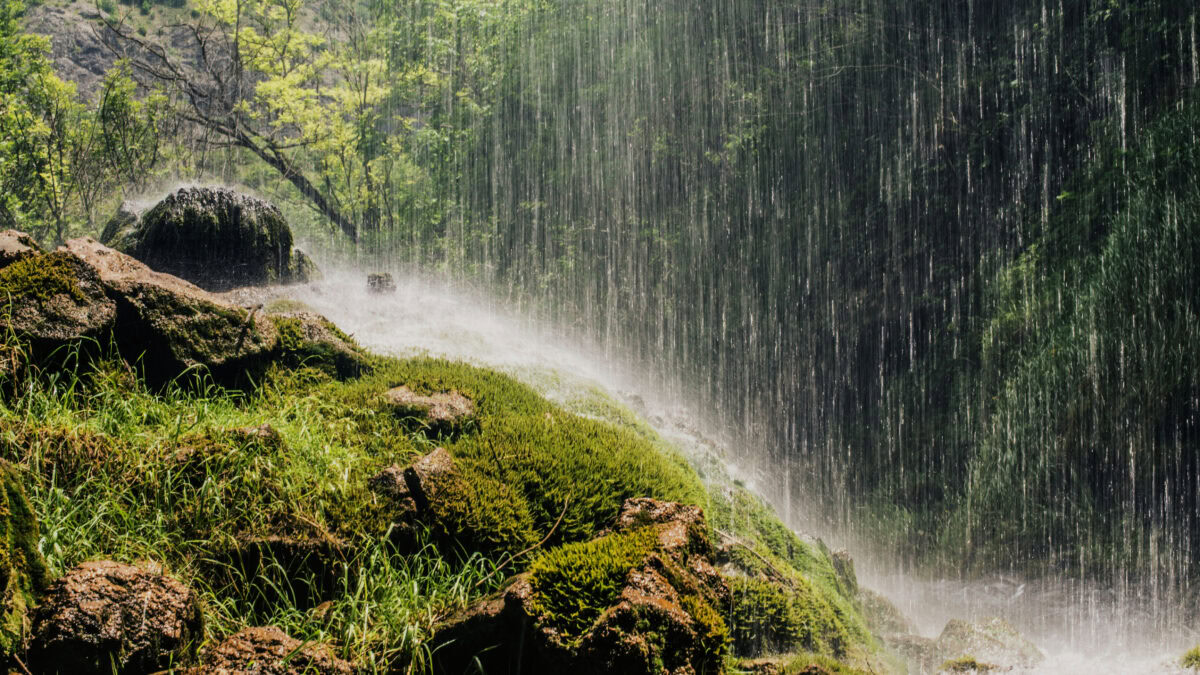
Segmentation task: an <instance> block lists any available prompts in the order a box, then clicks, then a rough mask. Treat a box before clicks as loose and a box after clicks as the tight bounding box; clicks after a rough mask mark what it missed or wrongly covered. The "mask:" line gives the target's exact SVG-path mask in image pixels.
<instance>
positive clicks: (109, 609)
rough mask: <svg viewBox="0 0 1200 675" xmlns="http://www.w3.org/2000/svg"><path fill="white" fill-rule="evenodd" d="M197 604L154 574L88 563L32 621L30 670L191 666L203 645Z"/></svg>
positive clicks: (54, 589)
mask: <svg viewBox="0 0 1200 675" xmlns="http://www.w3.org/2000/svg"><path fill="white" fill-rule="evenodd" d="M203 635H204V631H203V619H202V617H201V613H200V602H199V596H198V595H197V594H196V593H194V592H193V591H192V590H191V589H189V588H188V587H187V586H184V585H183V584H182V583H180V582H178V581H176V580H175V579H172V578H171V577H169V576H166V575H164V574H161V573H160V572H158V571H155V570H149V569H142V568H139V567H134V566H132V565H124V564H121V563H117V562H112V561H107V560H105V561H96V562H86V563H83V564H81V565H79V566H77V567H75V568H74V569H72V570H71V571H70V572H68V573H67V574H66V575H65V576H64V577H63V578H62V579H59V580H58V581H56V582H54V584H53V585H52V586H51V587H50V589H49V591H48V592H47V593H46V596H45V597H44V598H43V600H42V604H41V605H40V606H39V607H38V609H37V611H36V612H35V614H34V628H33V635H32V637H31V639H30V645H29V661H30V666H31V667H32V668H33V669H35V670H36V671H37V672H42V673H109V672H112V671H113V670H114V669H116V670H119V671H120V672H122V673H131V674H137V673H150V672H156V671H160V670H162V669H165V668H168V667H170V666H171V665H172V664H176V663H180V662H183V661H186V660H188V659H189V658H190V656H191V654H192V653H193V652H194V650H195V647H196V646H197V645H198V644H199V642H200V640H201V639H203Z"/></svg>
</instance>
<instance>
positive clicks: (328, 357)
mask: <svg viewBox="0 0 1200 675" xmlns="http://www.w3.org/2000/svg"><path fill="white" fill-rule="evenodd" d="M269 318H270V320H271V322H272V323H273V324H274V325H275V331H276V333H277V335H278V336H279V337H278V342H277V351H278V356H277V360H278V361H279V362H280V363H282V364H283V365H285V366H287V367H290V368H300V367H312V368H316V369H318V370H321V371H323V372H325V373H327V374H329V375H330V376H333V377H337V378H347V377H357V376H359V375H362V374H363V373H364V372H366V371H367V370H369V369H370V363H369V357H368V356H367V354H366V352H365V351H363V349H362V348H361V347H359V346H358V344H357V343H355V342H354V339H353V338H351V337H350V336H349V335H346V334H345V333H343V332H342V331H341V330H340V329H339V328H338V327H337V326H335V325H333V322H331V321H330V320H328V319H326V318H325V317H323V316H321V315H319V314H315V313H312V312H303V311H291V312H287V313H274V314H270V315H269Z"/></svg>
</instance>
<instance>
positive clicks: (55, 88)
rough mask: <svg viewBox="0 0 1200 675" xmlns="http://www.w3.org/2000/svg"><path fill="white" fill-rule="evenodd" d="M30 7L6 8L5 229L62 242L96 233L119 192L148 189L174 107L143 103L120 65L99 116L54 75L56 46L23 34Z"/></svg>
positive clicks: (1, 183)
mask: <svg viewBox="0 0 1200 675" xmlns="http://www.w3.org/2000/svg"><path fill="white" fill-rule="evenodd" d="M23 11H24V5H23V3H22V2H21V1H20V0H4V2H3V4H0V73H3V75H0V192H2V193H3V198H2V201H0V224H2V225H4V226H5V227H13V228H16V229H20V230H23V231H27V232H29V233H30V234H33V235H34V236H35V237H38V238H40V239H54V240H56V241H63V240H64V239H66V238H67V237H68V236H69V235H71V234H72V233H73V232H77V231H78V230H79V229H81V228H80V226H81V225H86V227H87V228H88V229H91V228H92V227H94V222H95V220H94V219H95V214H96V210H97V208H98V207H99V206H100V204H101V203H102V202H104V201H105V200H106V198H107V196H108V193H109V192H110V191H111V190H112V189H113V188H114V187H116V186H118V185H122V184H126V183H128V184H131V185H133V186H134V187H137V186H142V185H145V181H146V179H147V178H148V175H147V174H148V171H149V170H150V169H151V167H153V166H154V164H155V163H156V162H157V160H158V159H159V138H160V133H161V129H162V125H163V123H164V107H165V99H163V98H162V97H161V96H157V95H150V96H147V97H145V98H144V100H138V99H137V98H135V91H134V85H133V82H132V80H131V79H130V77H129V70H128V68H127V67H126V66H124V65H118V67H117V68H115V69H114V70H113V71H112V72H110V73H109V74H108V75H107V76H106V78H105V80H104V84H103V87H102V90H101V92H100V95H99V100H98V101H97V102H96V104H95V105H94V106H88V105H85V104H84V103H81V102H79V101H78V100H77V96H76V93H75V86H74V84H72V83H69V82H64V81H63V80H61V79H59V78H58V76H56V75H55V73H54V70H53V68H52V66H51V64H50V61H49V60H48V58H47V52H48V51H49V41H48V40H47V39H45V38H43V37H39V36H35V35H29V34H26V33H23V32H21V26H20V19H21V15H22V13H23Z"/></svg>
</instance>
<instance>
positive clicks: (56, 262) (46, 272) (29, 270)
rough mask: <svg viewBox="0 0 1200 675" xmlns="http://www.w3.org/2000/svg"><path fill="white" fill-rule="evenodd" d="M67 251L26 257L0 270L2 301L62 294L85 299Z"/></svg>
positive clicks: (38, 300) (18, 300) (45, 297)
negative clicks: (3, 299)
mask: <svg viewBox="0 0 1200 675" xmlns="http://www.w3.org/2000/svg"><path fill="white" fill-rule="evenodd" d="M71 260H72V257H71V255H70V254H66V253H59V252H57V251H55V252H51V253H42V254H40V255H34V256H29V257H27V258H24V259H22V260H18V261H17V262H15V263H13V264H11V265H9V266H7V267H5V268H4V269H0V296H2V297H4V298H5V299H6V300H9V301H14V302H20V301H35V302H42V303H44V302H46V301H47V300H50V299H51V298H53V297H54V296H56V295H66V296H69V297H71V298H73V299H75V300H78V301H80V302H83V301H84V300H85V298H84V297H83V293H82V292H81V291H80V290H79V282H78V281H77V280H76V275H77V272H78V271H77V270H76V266H75V265H74V264H72V263H71Z"/></svg>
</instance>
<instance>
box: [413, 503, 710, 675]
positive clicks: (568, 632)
mask: <svg viewBox="0 0 1200 675" xmlns="http://www.w3.org/2000/svg"><path fill="white" fill-rule="evenodd" d="M712 563H713V548H712V546H711V544H710V543H709V541H708V537H707V534H706V528H705V524H704V516H703V514H702V513H701V511H700V509H698V508H696V507H689V506H683V505H679V504H673V503H669V502H660V501H656V500H653V499H631V500H628V501H626V503H625V505H624V507H623V508H622V510H621V514H620V516H619V517H618V519H617V521H616V523H615V526H614V529H613V531H611V532H609V533H608V534H605V535H602V536H601V537H599V538H597V539H594V540H592V541H590V542H585V543H581V544H569V545H567V546H563V547H560V548H557V549H553V550H551V551H549V552H547V553H545V554H543V555H542V556H541V557H540V558H539V559H538V560H537V561H535V562H534V564H533V565H532V566H531V568H530V570H529V572H527V573H525V574H523V575H520V576H518V577H517V578H516V579H515V580H514V581H513V582H512V583H511V584H510V585H509V586H508V588H506V589H505V590H504V591H503V592H502V593H500V594H498V595H496V596H493V597H491V598H488V599H486V600H484V601H483V602H481V603H479V604H477V605H475V606H474V607H472V608H470V609H469V610H467V611H466V612H464V613H462V614H461V615H459V616H458V617H456V618H454V619H452V620H451V621H450V622H449V623H447V624H446V625H445V626H443V627H442V628H441V629H440V630H439V631H438V633H437V635H436V637H435V643H436V644H438V645H442V648H441V649H439V650H437V651H435V652H434V660H435V662H436V663H435V668H436V669H437V671H438V672H441V673H458V672H463V670H464V669H465V668H466V667H467V666H468V665H469V664H470V663H472V662H473V660H474V659H479V661H480V663H482V664H483V665H484V668H485V670H486V671H487V672H511V673H548V672H570V673H574V674H577V675H590V674H592V673H595V674H597V675H599V674H601V673H617V672H619V673H629V674H631V675H636V674H641V673H645V674H646V675H650V674H654V675H660V674H661V673H671V674H678V675H683V674H694V673H703V672H717V671H718V670H719V668H720V663H721V661H722V659H723V655H724V649H725V643H726V637H727V633H726V628H725V624H724V621H723V620H722V619H721V616H720V613H719V611H718V610H717V608H720V607H724V606H726V604H727V603H728V601H729V589H728V587H727V586H726V585H725V582H724V580H723V578H722V577H721V575H720V574H719V573H718V572H717V570H716V569H715V568H714V567H713V564H712Z"/></svg>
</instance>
